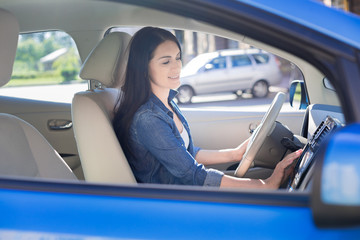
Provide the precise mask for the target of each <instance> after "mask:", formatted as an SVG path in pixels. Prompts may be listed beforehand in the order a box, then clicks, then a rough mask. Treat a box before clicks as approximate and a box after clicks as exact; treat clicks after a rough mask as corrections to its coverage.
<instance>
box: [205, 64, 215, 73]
mask: <svg viewBox="0 0 360 240" xmlns="http://www.w3.org/2000/svg"><path fill="white" fill-rule="evenodd" d="M213 68H214V64H211V63H208V64H206V65H205V71H209V70H212V69H213Z"/></svg>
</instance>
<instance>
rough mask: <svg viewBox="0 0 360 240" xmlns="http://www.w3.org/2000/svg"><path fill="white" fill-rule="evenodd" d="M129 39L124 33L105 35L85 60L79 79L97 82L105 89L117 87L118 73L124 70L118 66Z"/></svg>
mask: <svg viewBox="0 0 360 240" xmlns="http://www.w3.org/2000/svg"><path fill="white" fill-rule="evenodd" d="M130 39H131V36H130V35H129V34H128V33H124V32H112V33H110V34H108V35H106V36H105V37H104V38H103V39H102V40H101V41H100V42H99V43H98V44H97V45H96V47H95V48H94V49H93V50H92V51H91V53H90V54H89V56H88V57H87V58H86V60H85V62H84V64H83V66H82V68H81V71H80V77H81V78H82V79H84V80H96V81H99V82H100V83H101V84H103V85H105V86H106V87H113V86H116V85H118V82H117V81H118V79H119V71H123V70H124V69H123V68H122V67H121V66H120V65H121V64H122V57H123V55H124V53H125V50H126V48H127V46H128V44H129V42H130ZM120 74H121V73H120Z"/></svg>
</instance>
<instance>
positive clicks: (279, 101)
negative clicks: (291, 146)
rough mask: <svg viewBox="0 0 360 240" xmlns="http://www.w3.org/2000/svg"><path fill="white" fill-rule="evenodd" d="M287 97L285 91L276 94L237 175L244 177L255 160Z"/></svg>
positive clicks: (237, 169)
mask: <svg viewBox="0 0 360 240" xmlns="http://www.w3.org/2000/svg"><path fill="white" fill-rule="evenodd" d="M285 98H286V95H285V93H282V92H279V93H277V94H276V96H275V98H274V99H273V101H272V103H271V105H270V107H269V109H268V111H267V112H266V114H265V115H264V117H263V119H262V120H261V123H260V125H259V126H258V127H257V128H256V129H255V131H254V132H253V134H252V135H251V138H250V140H249V143H248V145H247V148H246V151H245V153H244V155H243V158H242V160H241V161H240V163H239V165H238V167H237V168H236V170H235V176H237V177H243V176H244V175H245V173H246V172H247V171H248V169H249V167H250V165H251V164H252V163H253V161H254V158H255V156H256V154H257V152H258V151H259V150H260V148H261V146H262V144H263V143H264V141H265V138H266V137H267V136H268V135H269V134H270V133H271V130H272V129H273V127H274V126H275V120H276V118H277V116H278V115H279V112H280V110H281V107H282V105H283V104H284V102H285Z"/></svg>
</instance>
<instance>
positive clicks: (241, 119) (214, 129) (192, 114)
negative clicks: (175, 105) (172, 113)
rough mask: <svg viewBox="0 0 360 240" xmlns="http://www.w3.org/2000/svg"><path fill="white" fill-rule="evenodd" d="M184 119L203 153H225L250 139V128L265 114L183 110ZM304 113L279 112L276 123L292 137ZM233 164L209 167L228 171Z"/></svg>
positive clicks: (195, 142) (298, 129) (299, 127)
mask: <svg viewBox="0 0 360 240" xmlns="http://www.w3.org/2000/svg"><path fill="white" fill-rule="evenodd" d="M182 112H183V113H184V115H185V116H186V118H187V120H188V122H189V125H190V129H191V135H192V137H193V139H194V144H195V145H196V146H198V147H201V148H203V149H226V148H233V147H237V146H238V145H239V144H241V143H242V142H243V141H245V140H246V139H247V138H249V137H250V136H251V135H250V132H249V129H250V128H252V129H253V128H255V127H256V126H258V125H259V123H260V122H261V120H262V118H263V116H264V114H265V112H264V111H259V112H254V111H246V110H245V111H239V110H221V111H216V110H205V109H202V110H200V111H199V110H198V109H197V110H193V109H182ZM303 116H304V112H299V111H297V112H280V114H279V116H278V118H277V120H278V121H279V122H281V123H282V124H284V125H286V126H287V127H288V128H289V129H290V130H291V131H292V132H293V133H294V134H299V133H300V130H301V126H302V121H303ZM233 164H234V163H227V164H221V165H215V166H211V167H214V168H217V169H219V170H223V171H225V170H227V169H229V167H231V166H232V165H233Z"/></svg>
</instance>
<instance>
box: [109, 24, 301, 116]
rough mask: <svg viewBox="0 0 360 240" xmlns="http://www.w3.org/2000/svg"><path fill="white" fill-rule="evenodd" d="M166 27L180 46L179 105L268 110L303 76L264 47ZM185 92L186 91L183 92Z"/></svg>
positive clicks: (124, 29)
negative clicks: (274, 98)
mask: <svg viewBox="0 0 360 240" xmlns="http://www.w3.org/2000/svg"><path fill="white" fill-rule="evenodd" d="M140 28H141V27H114V28H111V29H109V30H108V31H107V33H110V32H113V31H120V32H127V33H129V34H130V35H133V34H134V33H135V32H136V31H137V30H139V29H140ZM168 30H169V31H171V32H172V33H173V34H174V35H175V36H176V37H177V38H178V40H179V42H180V45H181V50H182V63H183V69H182V72H181V84H182V86H180V88H179V89H178V90H179V95H178V96H179V97H178V98H177V99H178V103H179V105H180V107H186V108H219V107H221V108H227V109H244V107H250V108H251V109H252V110H253V109H255V108H253V105H254V104H255V105H259V106H262V108H256V109H260V110H259V111H266V109H267V108H268V107H269V105H270V103H271V101H272V98H273V97H274V96H275V93H276V92H278V91H282V92H285V93H286V94H288V88H289V86H290V83H291V81H292V80H295V79H302V73H301V71H300V69H299V68H297V67H296V66H295V65H294V64H293V63H291V62H289V61H287V60H286V59H283V58H281V57H278V56H275V55H273V54H271V53H268V52H265V51H263V50H262V49H257V48H254V47H253V46H250V45H248V44H245V43H242V42H238V41H234V40H231V39H227V38H223V37H219V36H216V35H210V34H206V33H202V32H196V31H190V30H177V29H168ZM254 63H256V64H254ZM250 66H253V68H250ZM245 68H246V69H245ZM215 70H216V71H215ZM182 93H184V94H186V95H184V96H182V97H180V95H181V94H182ZM185 104H186V105H185ZM287 105H288V104H286V106H285V107H287V108H288V109H287V110H289V111H293V109H291V108H290V107H288V106H287Z"/></svg>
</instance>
